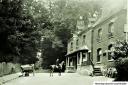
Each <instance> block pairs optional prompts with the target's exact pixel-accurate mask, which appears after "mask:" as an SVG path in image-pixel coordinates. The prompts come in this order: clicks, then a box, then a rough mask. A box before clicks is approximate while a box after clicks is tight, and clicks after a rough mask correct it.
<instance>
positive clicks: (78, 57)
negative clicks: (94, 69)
mask: <svg viewBox="0 0 128 85" xmlns="http://www.w3.org/2000/svg"><path fill="white" fill-rule="evenodd" d="M77 64H80V53H77Z"/></svg>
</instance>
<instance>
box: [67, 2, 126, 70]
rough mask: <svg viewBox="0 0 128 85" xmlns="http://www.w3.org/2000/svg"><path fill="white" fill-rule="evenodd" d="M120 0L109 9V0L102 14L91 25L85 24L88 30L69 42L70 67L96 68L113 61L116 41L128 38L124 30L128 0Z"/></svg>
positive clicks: (68, 62)
mask: <svg viewBox="0 0 128 85" xmlns="http://www.w3.org/2000/svg"><path fill="white" fill-rule="evenodd" d="M119 1H120V2H119V3H114V5H113V6H110V7H108V8H107V7H106V6H108V3H106V6H105V7H104V8H103V9H102V15H101V17H100V18H99V19H98V20H97V21H96V22H95V23H93V24H91V26H88V27H86V26H85V27H84V30H82V31H81V32H79V33H78V34H76V35H75V36H74V37H72V39H71V40H70V41H69V42H68V49H67V55H66V66H67V70H71V69H72V70H74V71H80V70H85V69H86V70H87V71H92V70H95V67H98V68H100V69H102V68H103V67H104V66H106V65H107V64H112V63H113V59H112V57H111V55H110V54H111V51H112V50H113V44H114V43H115V42H116V41H117V40H122V41H123V40H126V33H125V32H124V29H125V28H126V29H127V23H128V22H127V18H128V15H127V9H126V2H125V1H126V0H119ZM109 4H110V3H109ZM111 4H112V3H111ZM79 27H80V26H79Z"/></svg>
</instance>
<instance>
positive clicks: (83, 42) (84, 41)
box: [82, 35, 86, 45]
mask: <svg viewBox="0 0 128 85" xmlns="http://www.w3.org/2000/svg"><path fill="white" fill-rule="evenodd" d="M85 43H86V35H83V41H82V45H84V44H85Z"/></svg>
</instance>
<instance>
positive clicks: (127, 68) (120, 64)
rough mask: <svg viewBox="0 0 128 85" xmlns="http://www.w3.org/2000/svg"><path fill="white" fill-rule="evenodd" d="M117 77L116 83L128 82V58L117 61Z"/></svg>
mask: <svg viewBox="0 0 128 85" xmlns="http://www.w3.org/2000/svg"><path fill="white" fill-rule="evenodd" d="M115 67H116V70H117V76H116V79H115V81H128V76H127V75H128V58H120V59H118V60H116V61H115Z"/></svg>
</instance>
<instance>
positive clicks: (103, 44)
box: [93, 10, 126, 65]
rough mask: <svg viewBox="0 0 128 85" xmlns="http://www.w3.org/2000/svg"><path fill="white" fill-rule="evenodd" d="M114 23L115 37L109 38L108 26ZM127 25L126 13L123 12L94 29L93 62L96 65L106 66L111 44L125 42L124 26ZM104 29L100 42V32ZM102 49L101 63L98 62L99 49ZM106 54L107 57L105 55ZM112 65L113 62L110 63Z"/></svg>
mask: <svg viewBox="0 0 128 85" xmlns="http://www.w3.org/2000/svg"><path fill="white" fill-rule="evenodd" d="M111 22H113V23H114V32H113V36H112V37H109V35H108V34H109V33H108V28H109V27H108V26H109V23H111ZM125 24H126V11H125V10H122V11H120V12H119V13H117V14H115V15H113V16H111V17H110V18H109V19H107V20H105V21H104V22H102V23H100V24H99V25H97V26H96V27H94V28H93V29H94V39H93V42H94V43H93V48H94V49H93V62H94V64H96V65H101V64H104V65H106V64H107V63H108V62H110V61H108V53H107V50H108V46H109V45H110V44H114V43H115V42H116V40H125V33H124V25H125ZM100 28H101V29H102V36H101V40H98V30H99V29H100ZM98 48H101V49H102V55H101V62H99V63H98V62H97V49H98ZM105 53H106V55H105ZM110 63H111V62H110Z"/></svg>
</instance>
